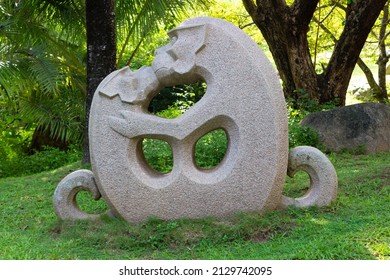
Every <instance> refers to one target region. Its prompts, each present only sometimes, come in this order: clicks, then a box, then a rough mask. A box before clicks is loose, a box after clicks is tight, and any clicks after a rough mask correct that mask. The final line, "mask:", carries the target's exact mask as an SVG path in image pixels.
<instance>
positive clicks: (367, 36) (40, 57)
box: [0, 0, 390, 259]
mask: <svg viewBox="0 0 390 280" xmlns="http://www.w3.org/2000/svg"><path fill="white" fill-rule="evenodd" d="M92 2H93V3H95V4H96V3H97V2H100V3H109V4H111V5H112V6H113V7H114V9H113V11H109V10H107V9H101V10H100V11H97V10H93V11H92V10H91V9H95V8H96V7H97V5H95V4H93V3H92ZM255 2H257V3H255ZM88 3H89V4H91V3H92V4H91V5H88ZM388 5H389V2H388V1H385V0H380V1H377V0H369V1H368V0H321V1H320V0H315V1H305V0H295V1H293V0H287V1H284V0H275V1H270V0H263V1H252V0H244V1H239V0H230V1H229V0H215V1H212V0H196V1H190V0H188V1H187V0H166V1H151V0H138V1H130V0H116V1H114V0H99V1H97V0H96V1H88V0H87V1H84V0H63V1H55V0H28V1H27V0H0V209H1V212H2V214H1V216H0V228H1V229H0V259H3V258H4V259H24V258H26V259H44V258H51V259H57V258H66V259H68V258H69V259H75V258H85V259H93V258H167V259H171V258H184V259H194V258H195V259H196V258H202V259H213V258H217V259H224V258H231V259H237V258H238V259H245V258H253V259H258V258H268V259H274V258H275V259H389V258H390V245H389V244H390V225H389V221H390V217H389V214H388V213H389V211H388V205H389V198H390V194H389V187H390V177H389V174H390V166H389V162H390V160H389V158H390V155H389V153H383V154H379V155H372V156H365V155H360V153H361V152H362V150H363V149H362V150H356V151H348V153H344V154H341V155H335V154H332V153H330V154H328V156H329V157H330V159H331V160H332V162H333V163H334V164H335V166H336V170H337V172H338V176H339V188H340V194H339V197H338V200H337V202H336V203H335V204H334V205H332V206H331V207H329V208H324V209H317V208H311V209H304V210H302V209H300V210H298V209H294V208H291V209H288V210H286V211H276V212H273V213H269V214H266V215H264V214H263V213H255V214H248V215H238V216H237V217H232V218H231V219H228V220H224V221H220V220H216V219H205V220H200V221H187V220H180V221H174V222H163V221H159V220H154V219H151V220H150V221H148V222H147V223H145V224H142V225H128V224H126V223H124V222H123V221H120V220H112V219H110V218H109V217H107V216H106V215H105V214H103V218H102V220H101V221H99V222H80V223H76V226H75V225H74V224H72V223H67V222H65V223H59V222H58V220H57V218H56V217H55V214H54V211H53V209H52V193H53V191H54V188H55V186H56V185H57V184H58V182H59V181H60V180H61V179H62V178H63V177H64V176H65V175H67V174H68V173H69V172H71V171H73V170H75V169H78V168H80V167H83V168H89V166H88V165H80V161H81V159H83V160H84V162H88V152H87V148H86V147H85V145H83V142H84V144H88V142H87V141H85V131H86V129H87V126H86V123H87V119H88V118H87V116H88V110H89V109H88V108H89V103H90V100H91V97H92V96H91V94H93V91H94V87H96V86H91V83H90V82H89V81H91V80H94V79H95V80H94V83H95V85H96V84H98V82H99V79H101V78H102V77H104V76H105V75H106V74H107V73H108V72H110V71H112V69H113V68H114V69H115V68H120V67H124V66H129V67H130V68H131V69H132V70H137V69H139V68H140V67H141V66H143V65H150V63H151V61H152V60H153V55H154V51H155V50H156V49H158V48H159V47H160V46H162V45H164V44H166V43H167V40H168V37H167V35H166V32H167V31H168V30H170V29H172V28H173V27H175V26H176V25H177V24H178V23H179V22H180V21H182V20H184V19H185V18H188V17H193V16H213V17H218V18H222V19H225V20H228V21H230V22H232V23H234V24H236V25H237V26H238V27H240V28H241V29H242V30H244V31H245V32H246V33H247V34H248V35H249V36H251V37H252V38H253V39H254V40H255V41H256V42H257V43H258V45H259V47H260V48H261V49H262V50H263V51H264V52H265V53H266V54H267V56H268V57H269V59H270V60H271V61H272V63H273V64H274V65H275V69H277V70H278V72H279V74H280V77H281V82H282V85H283V89H284V94H285V97H286V101H287V110H288V117H289V145H290V148H292V147H295V146H299V145H310V146H314V147H317V148H319V149H322V146H321V144H320V143H319V141H318V134H317V133H316V131H314V130H312V129H309V128H307V127H301V126H300V125H299V122H300V121H301V120H302V118H303V117H304V116H305V115H306V114H308V113H311V112H315V111H320V110H325V109H331V108H334V107H337V106H344V105H350V104H353V103H357V102H381V103H387V104H388V102H389V98H388V93H387V91H388V86H389V85H388V82H387V80H386V68H387V62H388V59H389V49H388V45H389V43H390V42H389V38H388V37H389V34H390V30H389V29H388V25H389V14H388V13H389V12H388ZM87 12H90V13H91V14H94V13H92V12H97V13H99V12H100V13H101V16H100V17H99V18H100V19H102V20H101V21H96V22H93V23H91V21H90V20H89V17H88V16H86V15H87V14H88V13H87ZM107 12H110V13H111V17H108V16H107V15H105V13H107ZM95 18H96V15H95ZM368 19H369V20H368ZM105 20H110V21H111V22H110V24H109V26H108V27H109V28H108V29H106V30H105V31H104V32H106V33H107V32H111V33H110V36H109V37H110V38H113V39H114V45H115V46H113V48H112V49H113V50H111V53H110V54H109V55H111V57H113V58H114V59H113V60H112V63H111V65H109V66H107V67H101V69H97V70H93V71H89V72H88V71H87V69H88V67H91V63H92V62H94V61H95V60H94V55H97V56H99V55H100V54H99V52H97V53H93V52H91V49H92V48H93V47H92V46H93V44H92V43H91V41H88V40H87V36H91V34H89V35H88V33H90V32H95V33H96V32H97V34H92V35H95V36H97V37H99V34H98V33H99V32H101V31H102V29H100V28H99V24H107V22H105ZM359 22H363V23H364V26H363V25H362V26H360V25H359ZM88 24H90V25H91V24H92V26H94V27H97V28H95V29H91V28H88ZM91 30H92V31H91ZM363 31H364V32H363ZM294 32H295V33H294ZM294 34H295V35H294ZM273 35H274V37H275V38H273V37H272V36H273ZM298 35H299V36H298ZM294 36H295V37H294ZM286 42H289V43H286ZM357 42H359V44H357ZM97 44H102V49H104V48H103V47H104V42H100V43H99V42H97ZM95 47H96V46H95ZM95 47H94V48H95ZM97 48H98V49H99V47H97ZM342 60H343V61H342ZM110 67H111V68H110ZM90 69H94V68H90ZM110 69H111V70H110ZM336 70H337V71H336ZM340 70H341V71H340ZM107 71H108V72H107ZM95 74H96V76H94V75H95ZM99 75H100V76H99ZM351 75H352V76H351ZM302 76H304V77H305V79H302ZM99 77H100V78H99ZM338 83H339V85H340V87H333V88H328V89H329V91H327V88H326V87H325V85H337V84H338ZM87 84H88V85H89V86H87ZM206 89H207V85H206V84H204V83H202V82H198V83H196V84H192V85H176V86H174V87H170V88H164V89H162V90H161V92H160V94H158V95H157V96H156V98H155V99H153V100H152V101H151V103H150V106H149V111H150V112H151V113H153V114H156V115H159V116H161V117H165V118H175V117H178V116H179V115H181V114H183V113H184V112H185V111H186V110H187V109H188V108H190V107H191V106H193V105H194V104H195V103H196V102H197V101H199V100H200V99H201V98H202V96H203V94H204V93H205V91H206ZM328 93H329V94H328ZM336 93H337V94H336ZM226 146H227V135H226V134H225V133H224V131H223V130H216V131H213V132H210V133H208V134H206V135H204V136H203V137H202V138H201V139H199V141H198V142H197V144H196V147H195V159H196V164H197V165H198V166H199V167H202V168H212V167H214V166H216V165H218V164H219V162H220V161H221V160H222V159H223V157H224V154H225V152H226ZM323 151H324V152H327V151H325V150H323ZM83 152H84V153H83ZM143 152H144V155H145V158H146V160H147V161H148V163H149V165H150V166H151V167H152V168H153V169H155V170H156V171H157V172H163V173H164V172H169V171H170V170H171V168H172V166H173V158H172V151H171V150H170V146H169V145H168V144H167V143H166V142H164V141H159V140H155V139H144V141H143ZM40 172H43V173H40ZM307 182H308V178H307V176H305V175H303V174H298V176H297V177H296V178H294V179H288V181H287V187H286V194H288V195H296V196H299V195H302V194H303V193H304V192H305V190H307V184H308V183H307ZM78 200H79V202H80V205H81V207H84V208H83V209H85V211H88V212H97V213H104V212H105V211H106V210H107V208H106V205H105V204H104V202H102V201H100V202H98V203H97V202H95V201H92V200H91V199H90V197H89V196H88V195H85V196H84V195H83V194H81V195H80V196H78ZM260 216H261V219H259V217H260ZM287 237H288V238H287ZM286 238H287V239H286ZM49 241H50V242H49ZM31 244H35V245H34V248H33V249H31ZM276 252H277V253H276Z"/></svg>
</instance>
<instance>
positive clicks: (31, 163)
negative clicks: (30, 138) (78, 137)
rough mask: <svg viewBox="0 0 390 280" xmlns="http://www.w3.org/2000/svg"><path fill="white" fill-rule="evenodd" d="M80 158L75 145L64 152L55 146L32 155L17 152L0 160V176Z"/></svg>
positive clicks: (59, 164) (21, 172)
mask: <svg viewBox="0 0 390 280" xmlns="http://www.w3.org/2000/svg"><path fill="white" fill-rule="evenodd" d="M80 159H81V151H80V150H79V149H77V148H76V147H71V148H70V149H69V150H68V151H66V152H65V151H61V150H59V149H57V148H51V147H45V149H44V150H43V151H40V152H36V153H35V154H32V155H27V154H19V155H17V156H15V157H13V158H11V159H6V160H0V178H1V177H15V176H22V175H29V174H35V173H39V172H42V171H47V170H52V169H56V168H58V167H61V166H63V165H66V164H69V163H73V162H76V161H79V160H80Z"/></svg>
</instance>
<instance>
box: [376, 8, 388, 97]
mask: <svg viewBox="0 0 390 280" xmlns="http://www.w3.org/2000/svg"><path fill="white" fill-rule="evenodd" d="M388 23H389V2H387V3H386V5H385V6H384V8H383V17H382V20H381V27H380V31H379V43H378V46H379V59H378V83H379V88H380V90H379V91H378V92H377V93H376V95H375V97H376V98H377V100H378V101H379V102H381V103H387V102H389V97H388V94H387V89H386V65H387V62H388V61H389V56H388V54H387V52H386V37H387V36H388V34H386V29H387V24H388Z"/></svg>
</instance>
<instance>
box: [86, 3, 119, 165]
mask: <svg viewBox="0 0 390 280" xmlns="http://www.w3.org/2000/svg"><path fill="white" fill-rule="evenodd" d="M85 6H86V7H85V9H86V21H87V96H86V124H85V131H84V132H85V133H84V150H83V159H82V161H83V163H89V162H90V155H89V137H88V128H89V126H88V123H89V112H90V107H91V103H92V98H93V95H94V93H95V90H96V88H97V86H98V85H99V83H100V82H101V81H102V80H103V79H104V78H105V77H106V76H107V75H108V74H109V73H111V72H112V71H114V70H115V69H116V32H115V1H114V0H86V1H85Z"/></svg>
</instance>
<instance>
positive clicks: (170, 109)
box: [148, 81, 207, 119]
mask: <svg viewBox="0 0 390 280" xmlns="http://www.w3.org/2000/svg"><path fill="white" fill-rule="evenodd" d="M206 89H207V85H206V83H205V82H203V81H198V82H196V83H193V84H183V85H175V86H172V87H165V88H163V89H161V90H160V92H159V93H158V94H157V95H156V96H155V97H154V98H153V99H152V100H151V101H150V103H149V107H148V111H149V112H150V113H152V114H155V115H157V116H160V117H163V118H167V119H174V118H177V117H179V116H181V115H182V114H183V113H184V112H185V111H187V110H188V109H189V108H191V107H192V106H194V105H195V103H197V102H198V101H199V100H200V99H201V98H202V97H203V95H204V94H205V92H206Z"/></svg>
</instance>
